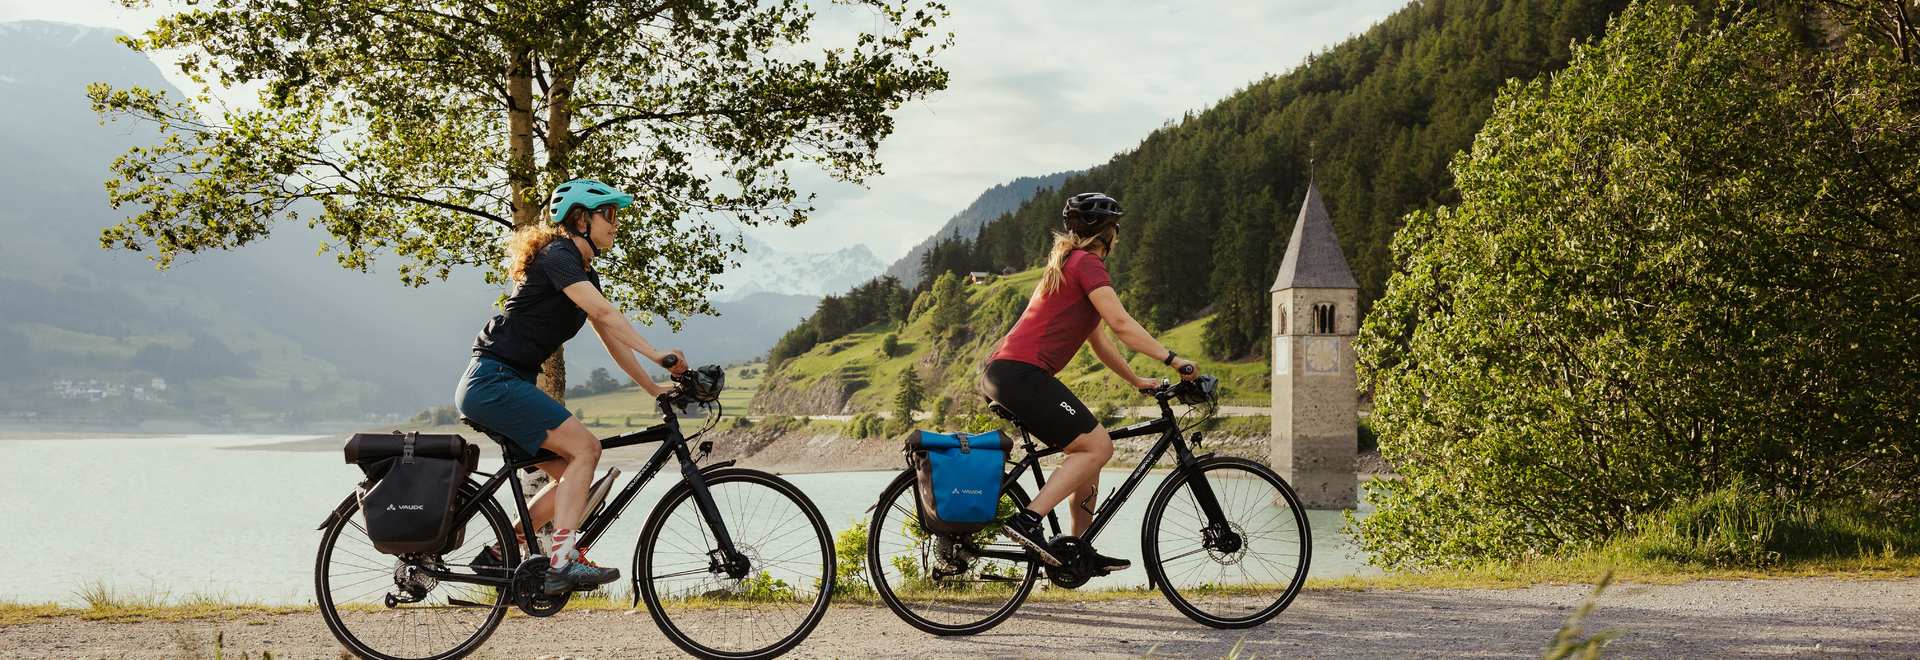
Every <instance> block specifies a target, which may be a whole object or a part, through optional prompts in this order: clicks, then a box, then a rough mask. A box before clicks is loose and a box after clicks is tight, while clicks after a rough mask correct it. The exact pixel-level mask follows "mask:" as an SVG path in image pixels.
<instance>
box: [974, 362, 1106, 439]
mask: <svg viewBox="0 0 1920 660" xmlns="http://www.w3.org/2000/svg"><path fill="white" fill-rule="evenodd" d="M980 392H981V393H982V394H985V395H987V398H989V399H993V400H994V402H996V403H999V404H1000V405H1002V406H1006V407H1007V410H1010V411H1012V412H1013V416H1014V417H1016V418H1018V419H1019V420H1020V426H1021V427H1023V428H1025V429H1026V430H1027V432H1028V433H1031V434H1033V437H1036V438H1039V439H1040V441H1041V442H1044V443H1046V444H1047V446H1049V447H1054V448H1061V447H1066V446H1067V443H1070V442H1073V439H1074V438H1078V437H1080V436H1081V435H1082V434H1085V433H1086V432H1088V431H1092V430H1093V427H1095V426H1097V425H1099V424H1100V420H1098V419H1094V417H1093V411H1091V410H1087V405H1086V404H1084V403H1081V402H1080V397H1076V396H1074V395H1073V391H1072V390H1069V389H1067V386H1066V384H1064V383H1061V382H1060V379H1058V378H1054V377H1053V374H1050V373H1047V370H1045V369H1041V368H1040V367H1036V366H1034V365H1031V364H1027V363H1025V362H1021V361H1019V360H994V361H992V362H988V363H987V368H986V369H985V370H984V372H983V373H981V378H980Z"/></svg>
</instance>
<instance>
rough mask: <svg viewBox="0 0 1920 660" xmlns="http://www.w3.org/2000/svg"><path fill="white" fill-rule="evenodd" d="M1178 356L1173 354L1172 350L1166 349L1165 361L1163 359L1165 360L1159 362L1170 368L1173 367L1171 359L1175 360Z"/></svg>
mask: <svg viewBox="0 0 1920 660" xmlns="http://www.w3.org/2000/svg"><path fill="white" fill-rule="evenodd" d="M1179 356H1180V354H1179V353H1175V352H1173V349H1171V348H1169V349H1167V359H1165V360H1161V361H1160V364H1164V365H1167V366H1169V367H1171V366H1173V359H1174V358H1176V357H1179Z"/></svg>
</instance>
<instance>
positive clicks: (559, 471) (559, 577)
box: [453, 179, 687, 595]
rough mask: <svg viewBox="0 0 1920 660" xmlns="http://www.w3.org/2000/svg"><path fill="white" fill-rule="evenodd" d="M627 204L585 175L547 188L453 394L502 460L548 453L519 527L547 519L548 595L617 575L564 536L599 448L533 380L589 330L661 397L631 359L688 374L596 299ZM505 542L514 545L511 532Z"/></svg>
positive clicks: (517, 534) (513, 250) (578, 514)
mask: <svg viewBox="0 0 1920 660" xmlns="http://www.w3.org/2000/svg"><path fill="white" fill-rule="evenodd" d="M632 204H633V196H632V195H628V194H626V193H623V192H621V191H619V190H618V189H615V188H614V187H613V186H609V185H607V184H604V183H601V182H599V181H594V180H592V179H575V180H573V181H568V182H566V183H563V184H560V186H559V187H557V188H554V191H553V197H552V198H551V199H550V208H549V209H548V210H549V212H550V215H551V218H552V221H553V222H552V224H547V223H540V224H536V225H532V226H528V227H523V228H521V229H519V230H517V231H515V232H514V234H513V238H512V239H511V241H510V242H509V243H508V245H507V275H508V277H509V279H511V280H512V281H513V282H514V288H513V295H511V296H509V297H508V298H507V304H506V308H505V309H504V310H503V311H502V313H501V314H499V315H498V316H495V317H493V320H491V321H488V322H487V326H486V327H485V328H484V329H482V330H481V331H480V336H479V337H477V338H475V339H474V342H473V359H472V360H471V361H469V362H468V363H467V372H466V374H465V375H464V376H462V377H461V379H460V384H459V386H458V387H457V388H456V389H455V390H454V393H453V404H454V407H455V408H456V409H458V410H459V411H460V414H461V415H462V416H464V417H466V418H468V419H472V420H474V421H475V422H479V423H480V424H481V425H482V426H486V427H488V428H490V429H492V430H494V431H495V432H498V433H500V434H502V435H505V436H506V437H507V438H509V439H510V440H512V441H513V446H509V447H507V454H508V459H509V460H515V461H518V460H527V459H529V458H531V457H534V456H536V455H551V456H553V459H552V460H548V461H546V462H544V463H540V464H539V467H540V469H541V470H543V471H545V472H546V473H547V474H548V475H551V476H552V477H553V483H551V484H549V485H548V486H547V487H546V488H544V489H542V490H541V491H540V492H539V494H537V495H535V496H534V498H533V501H532V502H531V503H530V504H529V506H528V513H529V514H530V515H531V517H532V518H533V520H531V521H522V522H521V524H523V525H524V524H531V525H533V526H534V528H536V529H538V528H539V527H540V526H541V525H545V524H546V523H547V522H548V521H551V522H553V526H554V534H553V547H552V548H550V549H549V552H548V554H547V556H548V557H549V558H550V559H551V561H552V562H553V564H552V568H551V569H550V570H549V571H548V572H547V579H546V583H545V584H544V585H542V586H543V587H544V588H545V590H546V592H547V593H549V594H554V595H558V594H560V593H565V592H566V591H568V590H573V589H590V588H593V587H596V586H599V585H602V584H606V583H609V582H612V581H614V580H618V579H620V572H619V571H618V570H616V569H612V568H601V567H599V566H595V565H594V564H592V563H591V562H588V561H586V560H585V557H583V556H582V555H581V554H580V550H581V548H578V547H576V541H577V537H576V535H575V532H574V529H575V528H576V527H577V526H579V524H580V520H581V518H582V517H584V516H585V515H586V510H585V509H586V500H587V487H588V484H589V483H591V482H592V481H593V473H594V469H595V467H596V466H597V465H598V464H599V462H600V440H599V439H598V438H595V437H594V436H593V433H592V432H590V431H588V430H587V427H586V425H585V424H582V423H581V422H580V420H578V419H575V418H574V417H573V414H572V413H569V412H567V409H566V407H565V406H562V405H560V403H559V402H558V401H554V400H553V397H550V396H547V394H546V392H543V391H541V390H540V388H539V387H537V386H536V385H535V384H534V382H535V381H534V379H535V377H536V376H537V375H539V373H540V365H541V364H543V363H545V362H546V361H547V358H548V357H550V356H552V355H553V352H554V351H556V350H559V348H560V345H561V344H564V343H566V341H567V340H568V339H571V338H573V336H574V334H576V333H578V332H579V331H580V326H582V325H586V324H587V323H588V322H591V323H592V324H593V331H594V333H595V334H597V335H599V336H600V342H601V343H602V344H605V345H606V347H607V353H608V354H609V355H612V356H613V361H614V363H616V364H618V365H620V369H621V370H622V371H625V372H627V375H628V376H631V377H632V378H633V380H634V382H636V383H639V385H640V387H641V388H644V389H645V390H646V391H647V392H648V393H649V394H653V395H655V396H659V395H660V394H661V393H663V392H666V391H667V390H668V389H669V388H668V387H667V386H662V385H660V384H658V383H655V382H654V381H653V379H652V378H650V377H648V376H647V372H646V371H645V370H644V369H642V368H641V367H640V363H639V361H637V360H635V359H634V357H633V353H634V352H636V351H637V352H639V353H640V354H641V355H643V356H646V358H647V359H648V360H651V361H653V362H654V363H655V364H659V363H661V362H662V360H664V359H665V358H666V357H667V356H668V355H673V356H675V357H676V358H677V362H676V363H675V364H674V365H673V367H672V369H671V371H672V372H673V373H676V374H678V373H680V372H682V371H685V370H686V368H687V360H686V356H685V355H682V354H681V353H680V352H679V351H674V352H672V353H666V352H662V351H660V350H658V349H655V348H654V347H653V345H652V344H649V343H647V340H646V339H645V338H642V337H641V336H640V333H639V331H637V330H635V329H634V327H633V324H632V323H631V322H629V321H628V320H627V318H626V317H625V316H624V315H622V314H621V313H620V311H619V310H618V309H615V308H614V306H613V304H612V303H609V302H607V299H606V297H605V296H603V295H601V293H600V275H599V273H596V272H594V270H593V258H594V257H597V256H599V255H600V253H601V252H603V251H605V250H606V249H607V248H610V247H613V239H614V236H615V234H616V230H617V229H618V227H619V222H620V220H619V217H618V214H619V211H620V209H624V208H627V207H628V206H631V205H632ZM542 450H544V453H542ZM514 538H523V534H522V533H521V531H520V528H519V527H518V526H516V527H515V531H514ZM488 551H489V552H493V551H494V549H489V550H488ZM496 556H497V555H496ZM485 559H486V558H485V557H482V561H484V560H485Z"/></svg>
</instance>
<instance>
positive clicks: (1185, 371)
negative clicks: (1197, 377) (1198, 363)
mask: <svg viewBox="0 0 1920 660" xmlns="http://www.w3.org/2000/svg"><path fill="white" fill-rule="evenodd" d="M1195 370H1197V367H1195V366H1193V364H1192V363H1188V364H1184V365H1181V366H1180V375H1182V376H1191V375H1193V372H1194V371H1195Z"/></svg>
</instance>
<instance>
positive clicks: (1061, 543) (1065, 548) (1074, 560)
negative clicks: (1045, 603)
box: [1041, 535, 1095, 589]
mask: <svg viewBox="0 0 1920 660" xmlns="http://www.w3.org/2000/svg"><path fill="white" fill-rule="evenodd" d="M1049 545H1050V546H1051V549H1052V550H1053V556H1054V557H1055V558H1057V559H1059V560H1060V565H1059V566H1046V565H1045V564H1041V565H1042V566H1046V569H1047V579H1048V580H1050V581H1052V582H1053V586H1056V587H1060V588H1062V589H1076V588H1079V587H1080V585H1083V584H1086V583H1087V580H1091V579H1093V576H1094V575H1095V572H1094V570H1093V552H1092V548H1090V547H1088V546H1087V543H1086V542H1085V541H1082V540H1080V537H1077V536H1073V535H1061V536H1056V537H1053V541H1052V543H1050V544H1049Z"/></svg>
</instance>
